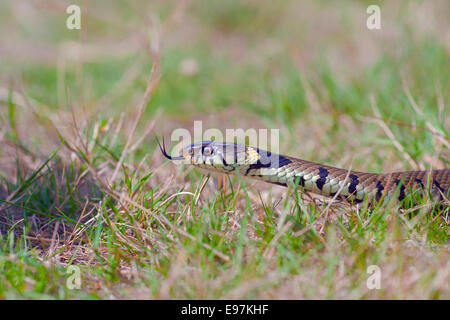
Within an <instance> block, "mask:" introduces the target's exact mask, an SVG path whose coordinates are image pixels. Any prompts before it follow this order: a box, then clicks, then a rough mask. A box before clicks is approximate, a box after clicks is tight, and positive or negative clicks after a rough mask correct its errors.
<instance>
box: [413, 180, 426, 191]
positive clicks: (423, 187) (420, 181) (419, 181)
mask: <svg viewBox="0 0 450 320" xmlns="http://www.w3.org/2000/svg"><path fill="white" fill-rule="evenodd" d="M414 181H415V182H417V183H418V184H419V185H420V187H421V188H422V190H423V191H425V186H424V185H423V182H422V180H420V179H414Z"/></svg>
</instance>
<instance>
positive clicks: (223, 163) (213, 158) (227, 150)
mask: <svg viewBox="0 0 450 320" xmlns="http://www.w3.org/2000/svg"><path fill="white" fill-rule="evenodd" d="M181 154H182V155H183V157H184V159H186V160H187V162H188V163H190V164H192V165H196V166H199V167H202V168H205V169H210V170H215V171H221V172H223V171H226V172H228V171H231V170H234V168H235V167H236V166H238V168H242V167H243V166H245V165H249V164H252V163H255V162H257V161H258V159H259V154H258V153H257V151H256V150H255V149H254V148H252V147H248V146H245V145H242V144H235V143H228V142H216V141H208V140H205V141H199V142H195V143H193V144H191V145H188V146H186V147H185V148H184V149H183V150H182V152H181Z"/></svg>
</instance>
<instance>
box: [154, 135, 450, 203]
mask: <svg viewBox="0 0 450 320" xmlns="http://www.w3.org/2000/svg"><path fill="white" fill-rule="evenodd" d="M158 144H159V142H158ZM159 147H160V149H161V152H162V153H163V155H164V156H165V157H166V158H168V159H170V160H184V161H185V162H186V163H188V164H191V165H194V166H197V167H199V168H202V169H206V170H210V171H216V172H221V173H226V174H232V173H236V170H238V171H239V173H240V174H241V175H243V176H246V177H250V178H253V179H259V180H262V181H265V182H268V183H273V184H277V185H282V186H288V185H292V186H301V187H302V188H304V190H306V191H310V192H312V193H315V194H320V195H323V196H327V197H335V198H336V199H339V200H344V201H347V202H351V203H360V202H362V201H364V200H365V199H367V201H368V202H369V203H374V202H377V201H380V200H381V199H383V200H384V201H389V200H394V201H402V200H403V199H404V198H405V197H406V196H408V195H411V194H412V193H413V192H420V193H422V194H423V193H425V192H426V193H428V192H429V194H430V195H431V196H432V198H433V199H440V200H442V199H443V198H444V197H447V196H448V195H449V190H450V169H442V170H428V171H404V172H392V173H378V174H377V173H366V172H358V171H351V170H346V169H340V168H336V167H332V166H328V165H322V164H319V163H315V162H311V161H305V160H301V159H297V158H294V157H290V156H285V155H279V154H275V153H271V152H269V151H265V150H261V149H259V148H254V147H250V146H246V145H242V144H235V143H227V142H215V141H200V142H196V143H193V144H191V145H188V146H187V147H185V148H184V149H182V151H181V154H180V155H179V156H175V157H173V156H170V155H168V154H167V152H166V149H165V146H164V142H163V145H162V146H161V144H159Z"/></svg>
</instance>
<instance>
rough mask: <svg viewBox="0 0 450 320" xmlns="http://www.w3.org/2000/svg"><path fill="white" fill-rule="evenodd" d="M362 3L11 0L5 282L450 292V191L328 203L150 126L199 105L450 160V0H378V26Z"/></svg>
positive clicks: (1, 135) (1, 250)
mask: <svg viewBox="0 0 450 320" xmlns="http://www.w3.org/2000/svg"><path fill="white" fill-rule="evenodd" d="M69 4H77V5H79V6H80V8H81V15H82V19H81V29H80V30H77V29H75V30H69V29H68V28H66V19H67V18H68V17H69V14H68V13H66V8H67V6H68V5H69ZM369 4H371V3H369V2H367V1H342V2H339V5H337V4H336V3H335V2H331V1H330V2H327V1H294V0H286V1H276V2H275V1H255V0H242V1H237V0H232V1H221V0H208V1H206V0H205V1H162V0H161V1H151V2H150V1H149V2H147V1H132V2H119V1H39V0H36V1H26V2H24V1H4V2H2V3H1V4H0V18H1V19H0V29H1V30H2V32H1V36H0V54H1V57H2V58H1V59H0V298H3V299H17V298H32V299H42V298H55V299H80V298H82V299H84V298H90V299H92V298H93V299H97V298H100V299H119V298H136V299H173V298H179V299H186V298H187V299H305V298H306V299H322V298H326V299H377V298H382V299H391V298H393V299H414V298H419V299H449V298H450V292H449V290H448V283H449V280H450V259H449V258H450V248H449V237H448V214H449V205H448V201H444V202H443V204H441V205H439V206H435V205H434V204H433V203H431V202H430V201H428V199H420V201H419V203H416V204H415V205H411V204H409V203H404V204H403V206H402V207H398V206H396V205H394V204H392V205H385V206H380V207H376V208H368V207H367V206H366V205H362V206H360V207H351V206H348V205H345V204H341V203H334V204H331V205H329V202H327V200H325V199H322V198H317V197H311V196H310V195H307V194H299V193H297V192H295V190H292V189H286V188H282V187H278V186H272V185H268V184H263V183H261V182H258V181H251V180H246V179H240V178H239V177H236V176H234V177H230V178H229V179H228V178H226V177H223V176H217V175H212V176H210V177H208V176H206V175H205V172H202V171H199V170H197V169H193V168H192V167H190V166H182V165H177V164H174V163H171V162H169V161H168V160H166V159H165V158H164V157H163V156H162V155H161V153H160V152H159V150H158V148H157V144H156V142H155V138H156V137H159V138H161V137H162V136H164V137H166V141H167V142H168V141H170V137H171V134H172V133H173V132H174V130H176V129H183V128H184V129H187V130H188V131H189V132H191V133H193V128H194V121H202V126H203V130H206V129H208V128H217V129H220V130H223V131H225V130H226V129H229V128H232V129H237V128H242V129H244V130H248V129H272V130H279V131H278V132H279V137H280V139H279V142H280V143H279V145H278V148H279V151H280V152H281V153H283V154H287V155H291V156H295V157H298V158H302V159H306V160H311V161H315V162H320V163H324V164H329V165H334V166H338V167H342V168H350V167H351V168H352V169H355V170H356V169H357V170H359V171H370V172H389V171H397V170H415V169H428V168H436V169H437V168H445V167H449V159H450V151H449V143H450V140H449V133H448V132H449V126H450V117H449V107H448V106H449V104H450V93H449V92H450V90H448V88H450V72H449V70H450V59H449V58H450V20H449V19H448V14H447V13H448V12H449V11H450V4H449V2H448V1H445V0H443V1H433V2H431V1H423V2H419V1H395V2H392V1H390V2H387V1H386V2H380V9H381V29H376V30H369V29H368V28H367V26H366V20H367V18H368V16H369V15H368V14H367V12H366V9H367V7H368V5H369ZM172 144H174V143H173V142H172ZM69 266H74V267H75V268H69ZM373 266H374V267H373ZM377 275H380V281H379V282H377V281H376V279H377V278H376V277H377ZM78 276H79V277H78ZM374 277H375V278H374ZM374 279H375V280H374ZM78 280H79V281H78ZM377 284H379V289H377V288H374V286H377Z"/></svg>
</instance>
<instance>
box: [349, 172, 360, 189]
mask: <svg viewBox="0 0 450 320" xmlns="http://www.w3.org/2000/svg"><path fill="white" fill-rule="evenodd" d="M349 178H350V179H352V181H351V182H350V185H349V186H348V193H354V192H355V191H356V186H357V185H358V184H359V181H358V176H357V175H354V174H351V175H349Z"/></svg>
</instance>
